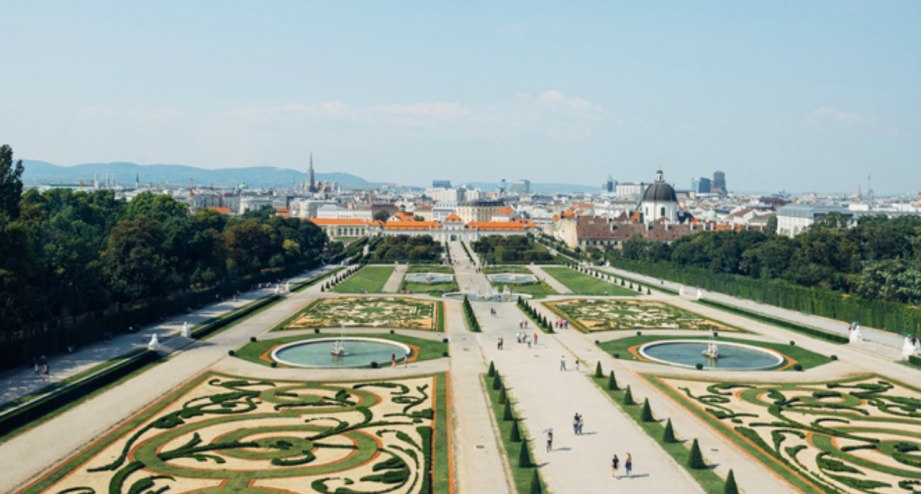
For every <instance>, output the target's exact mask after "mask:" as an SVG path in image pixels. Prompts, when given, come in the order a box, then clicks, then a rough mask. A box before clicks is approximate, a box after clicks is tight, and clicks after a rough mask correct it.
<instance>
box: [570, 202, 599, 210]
mask: <svg viewBox="0 0 921 494" xmlns="http://www.w3.org/2000/svg"><path fill="white" fill-rule="evenodd" d="M572 207H574V208H593V207H595V205H594V204H592V203H590V202H583V201H572Z"/></svg>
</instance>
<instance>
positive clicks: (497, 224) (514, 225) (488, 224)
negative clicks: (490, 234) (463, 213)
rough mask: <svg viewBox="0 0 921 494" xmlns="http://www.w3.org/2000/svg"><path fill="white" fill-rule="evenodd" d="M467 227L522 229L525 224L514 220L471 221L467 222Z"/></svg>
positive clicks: (479, 228)
mask: <svg viewBox="0 0 921 494" xmlns="http://www.w3.org/2000/svg"><path fill="white" fill-rule="evenodd" d="M467 228H475V229H477V230H519V231H520V230H524V229H525V226H524V224H522V223H518V222H515V221H471V222H470V223H467Z"/></svg>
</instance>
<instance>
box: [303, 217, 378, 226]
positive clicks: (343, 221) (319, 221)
mask: <svg viewBox="0 0 921 494" xmlns="http://www.w3.org/2000/svg"><path fill="white" fill-rule="evenodd" d="M309 220H310V221H311V222H312V223H313V224H314V225H317V226H322V225H367V224H369V222H368V221H367V220H363V219H361V218H309Z"/></svg>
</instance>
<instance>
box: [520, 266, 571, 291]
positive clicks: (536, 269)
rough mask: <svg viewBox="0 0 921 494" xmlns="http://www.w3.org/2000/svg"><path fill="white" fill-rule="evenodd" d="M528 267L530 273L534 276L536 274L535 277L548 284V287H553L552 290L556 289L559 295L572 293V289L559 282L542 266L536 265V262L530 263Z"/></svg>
mask: <svg viewBox="0 0 921 494" xmlns="http://www.w3.org/2000/svg"><path fill="white" fill-rule="evenodd" d="M528 268H529V269H530V270H531V272H532V273H534V276H537V279H539V280H541V281H543V282H544V283H546V284H548V285H550V288H553V289H554V290H556V293H559V294H561V295H569V294H572V290H570V289H569V288H566V285H564V284H562V283H560V282H559V280H557V279H556V278H554V277H553V276H550V275H549V274H548V273H547V272H546V271H544V269H543V268H542V267H540V266H538V265H537V264H532V265H530V266H528Z"/></svg>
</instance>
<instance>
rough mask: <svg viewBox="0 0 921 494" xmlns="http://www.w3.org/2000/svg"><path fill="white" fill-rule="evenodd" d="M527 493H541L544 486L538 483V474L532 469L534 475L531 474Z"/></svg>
mask: <svg viewBox="0 0 921 494" xmlns="http://www.w3.org/2000/svg"><path fill="white" fill-rule="evenodd" d="M528 492H529V494H543V492H544V488H543V487H542V486H541V485H540V475H538V474H537V470H534V475H532V476H531V489H530V490H529V491H528Z"/></svg>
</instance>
